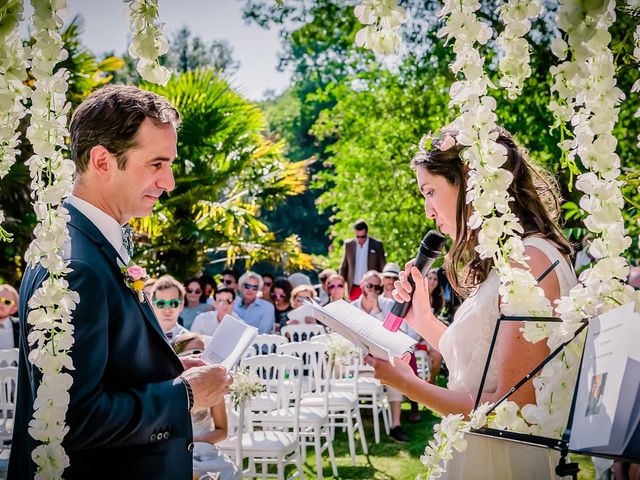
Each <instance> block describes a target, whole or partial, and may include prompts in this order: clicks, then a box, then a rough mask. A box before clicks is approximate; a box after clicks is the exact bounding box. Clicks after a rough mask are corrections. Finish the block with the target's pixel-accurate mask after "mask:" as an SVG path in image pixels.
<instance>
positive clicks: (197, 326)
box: [191, 283, 236, 336]
mask: <svg viewBox="0 0 640 480" xmlns="http://www.w3.org/2000/svg"><path fill="white" fill-rule="evenodd" d="M213 299H214V303H215V307H216V310H215V312H205V313H201V314H200V315H198V316H197V317H196V319H195V320H194V321H193V325H192V326H191V331H192V332H194V333H200V334H202V335H209V336H211V335H213V332H215V331H216V328H218V325H220V322H221V321H222V319H223V318H224V316H225V315H228V314H231V312H232V310H233V302H234V301H235V299H236V291H235V290H234V289H233V288H229V287H227V286H226V285H225V284H224V283H222V284H220V285H218V286H217V288H216V291H215V293H214V294H213Z"/></svg>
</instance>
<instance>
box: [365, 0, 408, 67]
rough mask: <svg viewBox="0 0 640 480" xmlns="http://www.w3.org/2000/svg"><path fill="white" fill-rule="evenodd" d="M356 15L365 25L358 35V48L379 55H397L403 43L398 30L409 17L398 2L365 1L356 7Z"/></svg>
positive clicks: (390, 0)
mask: <svg viewBox="0 0 640 480" xmlns="http://www.w3.org/2000/svg"><path fill="white" fill-rule="evenodd" d="M354 13H355V15H356V17H357V18H358V21H359V22H360V23H362V24H363V25H365V27H364V28H362V29H360V30H359V31H358V32H357V33H356V39H355V41H356V45H357V46H358V47H363V48H367V49H369V50H373V51H374V52H375V53H377V54H379V55H390V54H392V53H397V51H398V49H399V47H400V43H401V38H400V35H398V33H397V30H398V29H399V28H400V26H401V25H402V24H403V23H404V22H405V21H406V17H407V15H406V13H405V10H404V8H402V7H400V6H398V4H397V2H396V0H363V1H362V2H361V3H360V4H359V5H356V7H355V8H354Z"/></svg>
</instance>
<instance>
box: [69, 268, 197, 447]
mask: <svg viewBox="0 0 640 480" xmlns="http://www.w3.org/2000/svg"><path fill="white" fill-rule="evenodd" d="M70 266H71V268H72V269H73V271H72V272H71V273H69V274H68V275H67V280H68V281H69V288H70V289H71V290H75V291H76V292H78V294H79V295H80V302H79V303H78V304H77V306H76V309H75V311H74V312H73V325H74V338H75V342H74V345H73V348H72V349H71V357H72V360H73V366H74V370H73V371H71V376H72V377H73V385H72V387H71V389H70V392H69V393H70V404H69V410H68V413H67V423H68V426H69V433H68V434H67V436H66V437H65V440H64V444H65V446H66V448H69V449H87V448H97V447H104V446H109V447H118V446H126V445H136V444H144V443H149V438H150V435H151V434H152V433H155V432H157V431H160V430H165V431H171V432H172V434H178V435H180V436H188V435H189V434H190V432H189V434H188V433H187V432H186V429H187V428H190V415H189V412H188V399H187V394H186V390H185V387H184V385H183V384H182V383H181V382H179V381H178V382H175V381H174V379H170V380H166V381H162V382H158V383H147V384H141V385H138V386H135V387H126V388H125V387H123V388H122V389H117V388H113V387H112V388H109V387H108V386H107V385H106V383H105V381H104V375H105V369H106V368H107V358H108V344H109V328H108V327H109V325H108V322H109V307H108V303H109V302H108V301H107V299H108V298H109V295H108V292H107V287H106V283H105V282H104V281H103V279H102V278H101V276H100V275H99V274H98V272H97V271H96V270H94V268H92V266H91V265H89V264H88V263H86V262H83V261H78V260H74V261H72V262H71V265H70ZM112 296H113V295H112ZM121 354H122V355H127V352H122V353H121Z"/></svg>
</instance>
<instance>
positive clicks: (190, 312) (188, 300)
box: [180, 277, 213, 330]
mask: <svg viewBox="0 0 640 480" xmlns="http://www.w3.org/2000/svg"><path fill="white" fill-rule="evenodd" d="M184 286H185V289H186V295H185V302H184V309H183V310H182V313H181V314H180V324H181V325H182V326H183V327H184V328H186V329H187V330H191V326H192V325H193V321H194V320H195V319H196V317H197V316H198V315H200V314H201V313H204V312H210V311H211V310H213V305H207V303H206V299H205V296H204V287H203V286H202V283H201V282H200V279H199V278H196V277H192V278H190V279H188V280H187V281H186V282H184Z"/></svg>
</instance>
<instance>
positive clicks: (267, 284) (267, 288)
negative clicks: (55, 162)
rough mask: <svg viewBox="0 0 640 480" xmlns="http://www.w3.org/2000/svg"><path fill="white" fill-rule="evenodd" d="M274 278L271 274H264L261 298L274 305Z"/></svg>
mask: <svg viewBox="0 0 640 480" xmlns="http://www.w3.org/2000/svg"><path fill="white" fill-rule="evenodd" d="M273 280H274V277H273V275H271V274H270V273H263V274H262V290H261V291H260V298H262V299H264V300H266V301H267V302H270V303H273V300H272V299H271V290H272V289H273Z"/></svg>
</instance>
